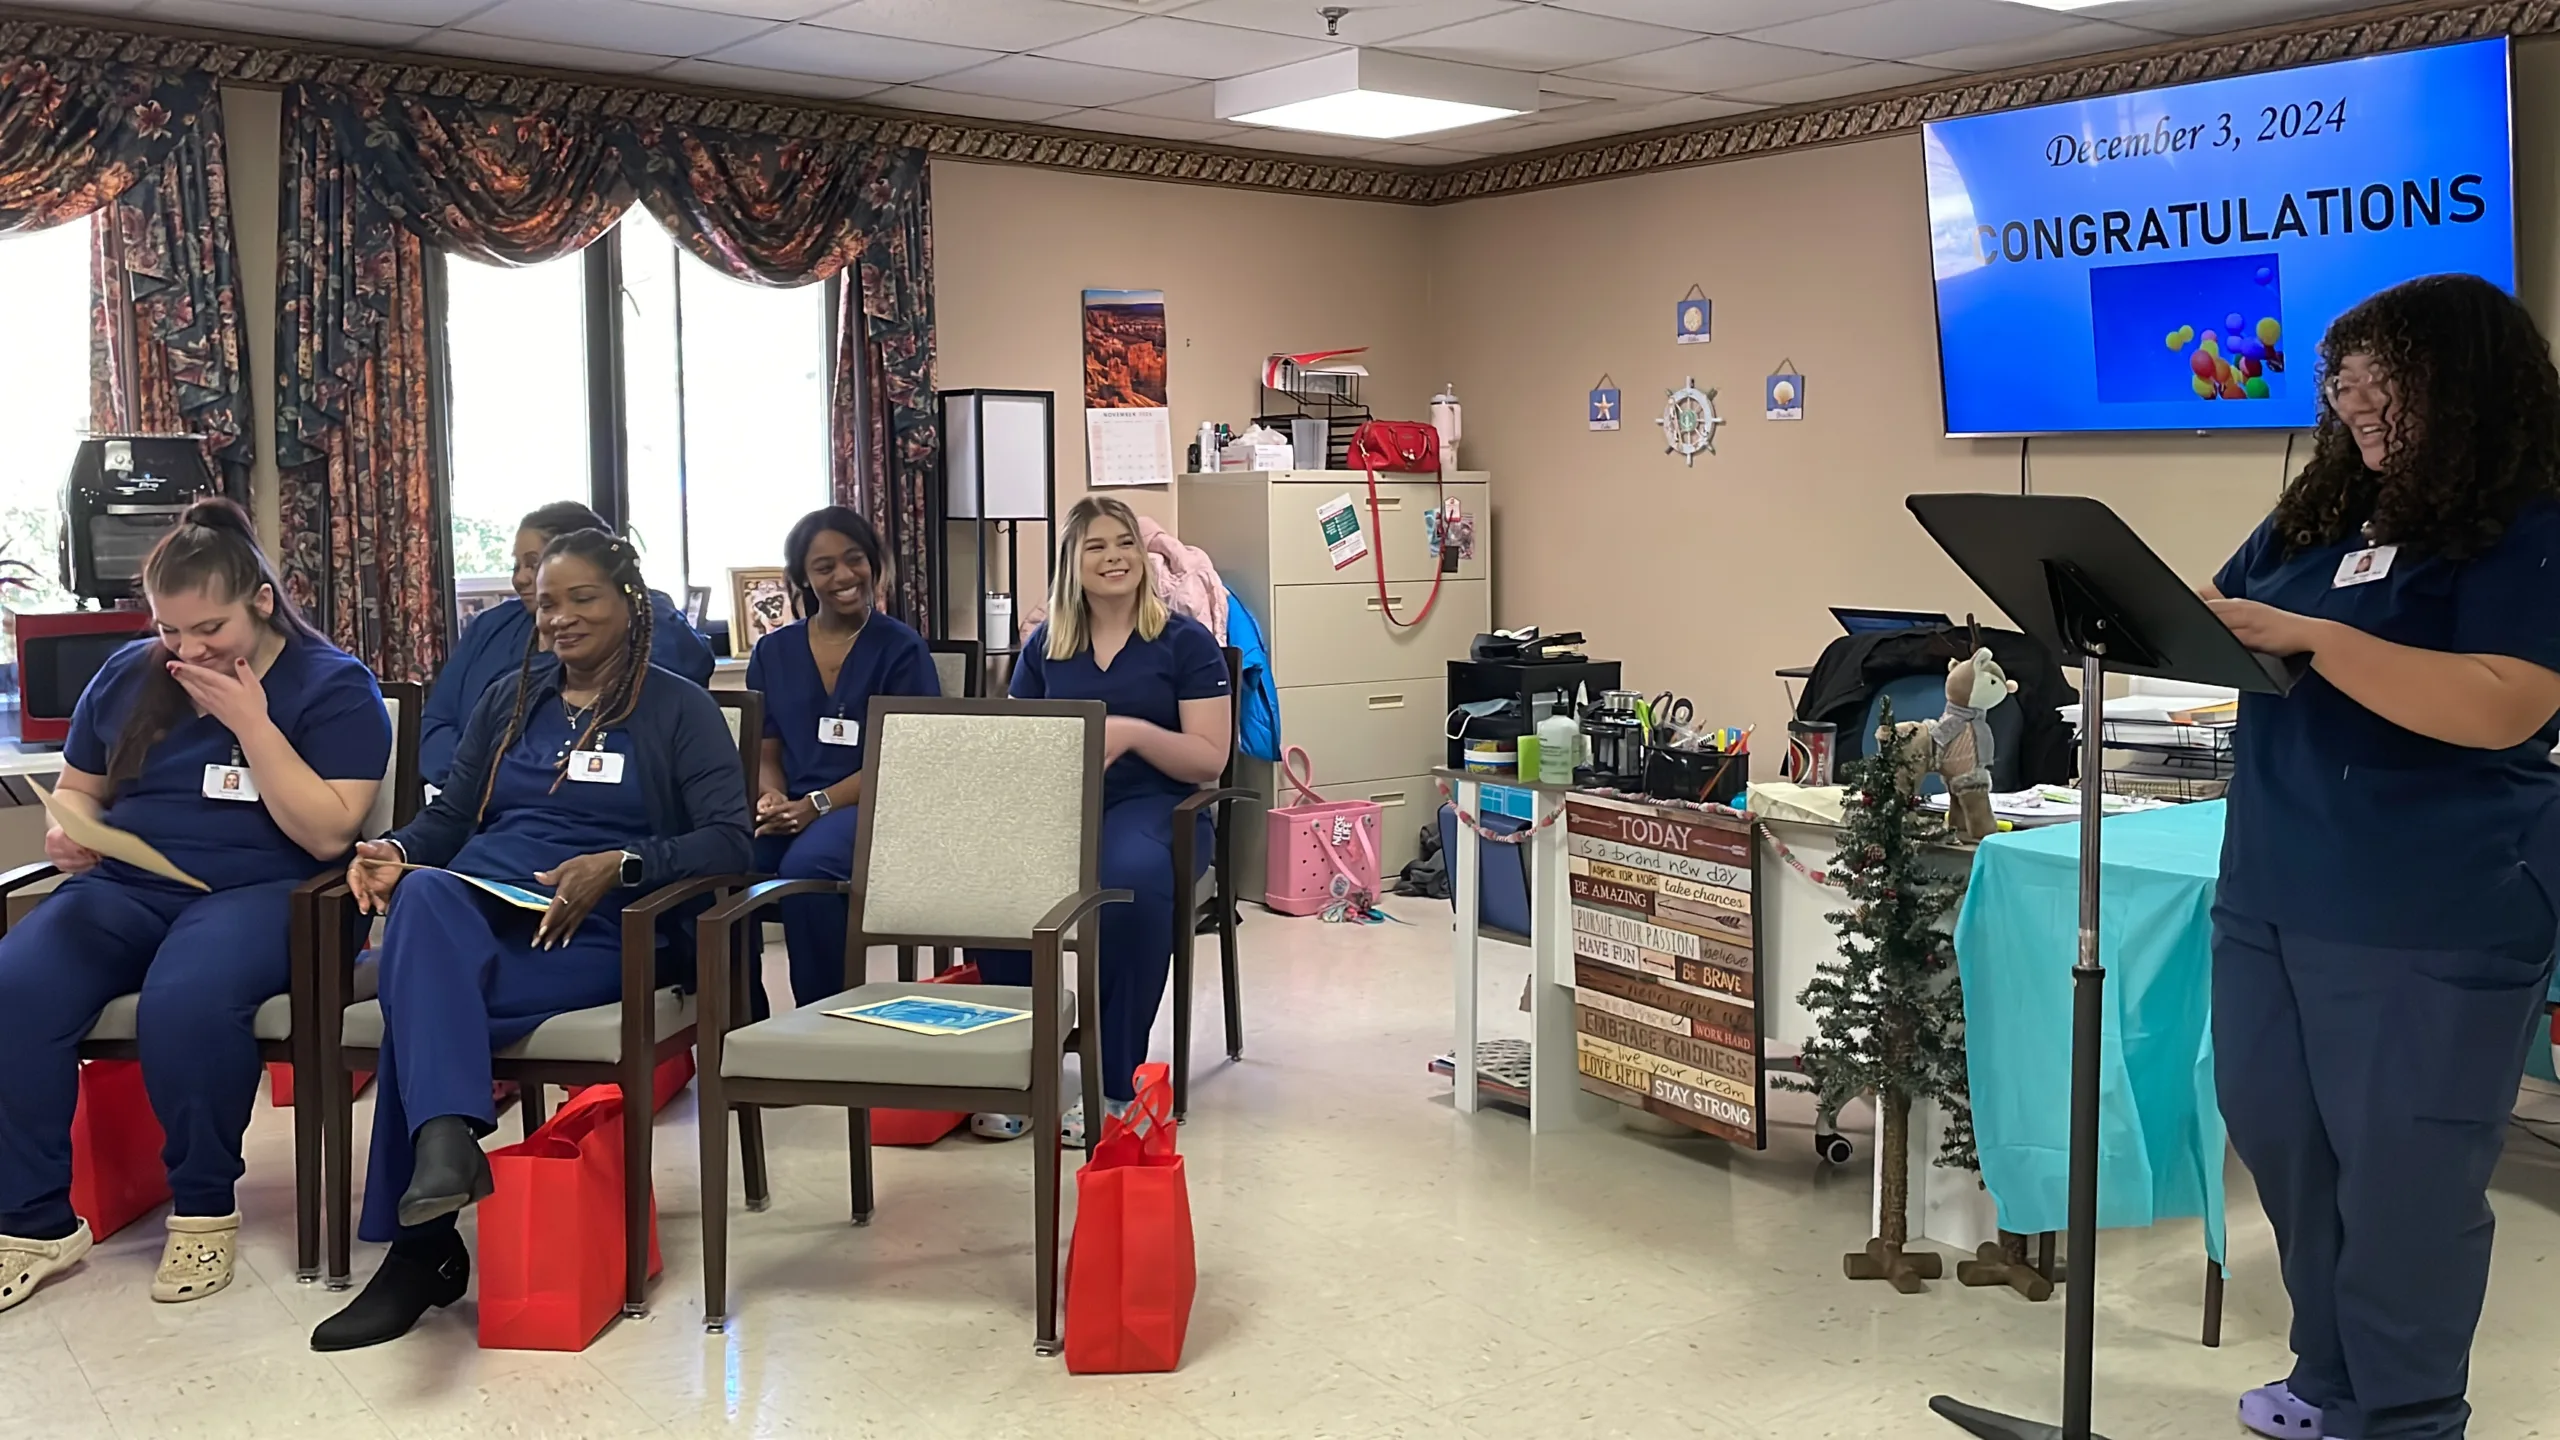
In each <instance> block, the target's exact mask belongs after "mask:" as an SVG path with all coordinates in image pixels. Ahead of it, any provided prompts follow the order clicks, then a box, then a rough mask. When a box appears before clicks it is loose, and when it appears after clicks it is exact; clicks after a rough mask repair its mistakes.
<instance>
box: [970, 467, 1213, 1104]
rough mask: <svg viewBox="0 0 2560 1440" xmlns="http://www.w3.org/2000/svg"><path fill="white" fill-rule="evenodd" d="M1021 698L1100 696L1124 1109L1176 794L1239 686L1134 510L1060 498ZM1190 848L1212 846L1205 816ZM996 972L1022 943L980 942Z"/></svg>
mask: <svg viewBox="0 0 2560 1440" xmlns="http://www.w3.org/2000/svg"><path fill="white" fill-rule="evenodd" d="M1013 696H1014V698H1015V699H1017V700H1100V701H1102V702H1103V703H1104V704H1105V705H1106V706H1108V707H1109V709H1110V712H1111V714H1110V718H1109V719H1107V720H1105V721H1104V722H1103V727H1104V728H1103V742H1102V745H1103V751H1102V753H1103V761H1104V764H1105V765H1106V766H1108V767H1109V768H1107V769H1106V770H1104V772H1103V777H1102V785H1103V795H1102V803H1103V812H1102V856H1101V881H1100V883H1101V884H1102V886H1103V888H1105V889H1111V890H1128V891H1131V892H1133V893H1134V894H1135V896H1136V899H1135V900H1134V901H1132V902H1131V903H1129V904H1126V905H1107V906H1104V907H1103V910H1102V937H1101V946H1100V959H1101V969H1102V996H1101V1010H1102V1036H1101V1041H1102V1046H1101V1048H1102V1093H1103V1095H1104V1097H1105V1098H1106V1099H1107V1100H1108V1101H1109V1102H1110V1108H1111V1112H1112V1113H1113V1114H1115V1115H1116V1114H1118V1113H1120V1111H1121V1109H1122V1108H1123V1107H1125V1106H1126V1105H1127V1104H1128V1103H1129V1101H1130V1099H1131V1098H1132V1097H1133V1096H1134V1094H1135V1093H1136V1092H1135V1089H1134V1086H1133V1083H1132V1081H1133V1076H1134V1074H1135V1072H1136V1070H1137V1068H1138V1065H1139V1062H1141V1061H1143V1060H1145V1059H1146V1058H1147V1038H1148V1036H1149V1035H1150V1034H1151V1033H1152V1032H1153V1031H1154V1029H1155V1024H1156V1011H1157V1010H1159V1009H1161V1008H1162V1007H1163V1005H1164V987H1165V980H1166V977H1167V975H1168V974H1169V973H1170V972H1171V970H1172V968H1173V927H1174V912H1175V909H1176V907H1177V905H1178V904H1179V901H1178V899H1177V897H1176V896H1175V894H1174V891H1173V807H1174V806H1176V805H1179V804H1181V803H1182V801H1183V799H1184V798H1185V797H1187V796H1189V795H1191V794H1192V793H1194V792H1195V791H1197V790H1198V789H1199V788H1200V787H1201V786H1202V785H1205V784H1208V783H1210V782H1212V781H1215V780H1216V779H1217V778H1218V776H1219V774H1220V773H1221V772H1223V771H1224V770H1225V769H1226V768H1227V752H1228V749H1229V747H1230V744H1231V740H1232V737H1233V735H1234V722H1233V719H1232V714H1233V707H1234V696H1233V695H1232V694H1230V693H1229V686H1228V683H1227V660H1226V656H1225V654H1224V653H1223V652H1221V651H1220V650H1219V648H1218V642H1217V639H1216V637H1214V636H1212V635H1211V634H1210V633H1209V630H1208V627H1206V626H1204V625H1202V624H1201V623H1200V622H1199V621H1197V620H1193V619H1189V618H1187V617H1185V616H1181V615H1175V614H1173V613H1171V612H1169V611H1167V610H1166V609H1165V606H1164V602H1163V601H1162V600H1161V599H1158V598H1157V596H1156V593H1155V589H1154V587H1153V586H1152V585H1151V584H1150V583H1149V581H1148V578H1147V556H1146V552H1145V551H1144V550H1142V549H1141V548H1139V545H1138V518H1137V516H1136V515H1134V514H1132V513H1130V510H1129V507H1128V506H1127V505H1124V504H1122V503H1121V502H1119V501H1117V500H1112V499H1107V498H1104V497H1102V496H1087V497H1086V498H1085V499H1082V500H1079V501H1077V502H1076V505H1075V508H1074V509H1072V510H1070V511H1068V512H1067V525H1066V533H1065V535H1064V537H1063V538H1062V539H1061V540H1060V542H1059V545H1058V562H1057V567H1056V573H1055V574H1053V575H1052V576H1051V577H1050V583H1049V619H1048V621H1047V623H1045V624H1043V625H1042V626H1041V627H1040V628H1039V629H1037V630H1034V631H1032V632H1031V638H1030V639H1029V640H1026V641H1024V642H1023V646H1022V657H1021V659H1020V661H1019V662H1018V663H1017V664H1016V665H1015V667H1014V672H1013ZM1199 825H1200V844H1199V848H1198V849H1197V850H1196V851H1195V852H1194V853H1196V854H1197V855H1198V856H1199V857H1200V864H1201V866H1202V868H1203V869H1205V868H1206V867H1207V865H1208V860H1209V817H1208V815H1207V813H1206V812H1203V813H1202V814H1201V816H1200V819H1199ZM973 958H975V959H976V960H977V961H978V969H979V974H980V975H981V976H983V977H984V978H985V980H986V982H987V983H988V984H990V985H1028V984H1030V983H1031V956H1030V952H1028V951H1020V950H1015V951H998V952H994V953H992V954H989V953H977V954H975V955H974V956H973ZM971 1125H972V1128H973V1129H975V1130H976V1131H977V1133H979V1134H981V1135H987V1136H990V1137H994V1138H1000V1139H1001V1138H1010V1137H1011V1136H1014V1135H1019V1134H1021V1133H1022V1130H1023V1121H1022V1119H1021V1117H1019V1116H998V1115H981V1116H977V1117H975V1119H973V1121H972V1122H971ZM1084 1126H1085V1115H1084V1107H1083V1106H1081V1105H1079V1106H1077V1107H1076V1108H1075V1109H1074V1110H1072V1111H1070V1112H1069V1113H1068V1115H1067V1116H1066V1118H1065V1122H1064V1128H1065V1131H1066V1134H1065V1136H1064V1139H1065V1140H1066V1142H1067V1143H1068V1144H1069V1145H1071V1146H1081V1145H1082V1144H1083V1143H1084Z"/></svg>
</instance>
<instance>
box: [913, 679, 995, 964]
mask: <svg viewBox="0 0 2560 1440" xmlns="http://www.w3.org/2000/svg"><path fill="white" fill-rule="evenodd" d="M924 643H925V648H926V649H928V650H931V651H932V652H933V673H934V678H935V679H937V680H939V681H941V682H942V693H943V695H944V697H945V698H952V697H957V698H961V699H967V700H975V699H977V698H979V697H980V696H982V695H984V694H986V693H987V665H986V651H985V649H984V647H982V646H981V645H979V643H978V642H977V641H975V640H927V641H926V642H924ZM958 963H960V957H959V955H958V954H957V952H955V951H953V950H952V949H951V948H950V947H949V946H940V947H937V948H936V949H935V950H934V952H933V973H934V974H936V975H939V974H941V973H942V972H943V971H945V970H948V969H950V968H951V967H952V966H954V965H956V964H958ZM898 978H899V979H901V980H913V979H914V978H916V969H915V951H914V950H913V949H911V948H902V949H900V950H899V951H898Z"/></svg>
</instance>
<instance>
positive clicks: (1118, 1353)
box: [1067, 1064, 1200, 1375]
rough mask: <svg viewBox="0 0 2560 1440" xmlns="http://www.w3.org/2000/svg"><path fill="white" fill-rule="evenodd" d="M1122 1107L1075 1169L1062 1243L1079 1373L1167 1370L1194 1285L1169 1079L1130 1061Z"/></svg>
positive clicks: (1070, 1354)
mask: <svg viewBox="0 0 2560 1440" xmlns="http://www.w3.org/2000/svg"><path fill="white" fill-rule="evenodd" d="M1137 1080H1138V1095H1137V1098H1136V1099H1135V1100H1133V1101H1132V1102H1130V1105H1129V1113H1128V1114H1127V1115H1126V1116H1125V1117H1121V1116H1115V1117H1109V1118H1106V1119H1104V1120H1103V1122H1102V1138H1101V1139H1099V1140H1097V1141H1096V1142H1094V1147H1093V1154H1092V1156H1091V1157H1090V1158H1089V1159H1087V1160H1086V1161H1085V1163H1084V1168H1083V1169H1081V1170H1078V1171H1077V1172H1076V1231H1075V1239H1074V1240H1073V1242H1072V1243H1070V1244H1069V1246H1068V1248H1067V1369H1068V1370H1069V1371H1070V1372H1072V1373H1074V1374H1077V1375H1118V1374H1127V1373H1130V1372H1134V1371H1142V1370H1171V1369H1173V1368H1174V1367H1176V1366H1178V1365H1180V1364H1181V1363H1182V1336H1183V1332H1184V1331H1185V1330H1187V1329H1189V1328H1190V1325H1191V1298H1192V1296H1193V1294H1194V1293H1195V1292H1196V1291H1197V1290H1198V1289H1199V1286H1200V1275H1199V1269H1198V1263H1197V1258H1196V1257H1195V1256H1194V1255H1193V1253H1192V1248H1191V1190H1190V1186H1189V1184H1188V1182H1186V1181H1185V1180H1184V1178H1183V1174H1182V1157H1181V1156H1179V1155H1177V1154H1175V1153H1174V1150H1173V1082H1172V1079H1171V1075H1170V1072H1169V1071H1168V1069H1167V1068H1166V1067H1165V1066H1163V1065H1161V1064H1150V1065H1141V1066H1139V1067H1138V1075H1137Z"/></svg>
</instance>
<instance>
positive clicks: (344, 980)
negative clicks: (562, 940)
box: [315, 690, 764, 1316]
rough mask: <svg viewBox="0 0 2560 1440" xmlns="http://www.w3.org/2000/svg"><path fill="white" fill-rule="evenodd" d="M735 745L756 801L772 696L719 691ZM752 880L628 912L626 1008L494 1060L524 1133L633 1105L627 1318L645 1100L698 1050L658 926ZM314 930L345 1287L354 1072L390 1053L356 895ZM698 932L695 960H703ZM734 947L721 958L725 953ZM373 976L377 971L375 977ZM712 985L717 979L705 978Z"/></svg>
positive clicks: (643, 1224)
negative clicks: (371, 986)
mask: <svg viewBox="0 0 2560 1440" xmlns="http://www.w3.org/2000/svg"><path fill="white" fill-rule="evenodd" d="M711 698H712V699H714V700H716V701H718V702H719V703H720V707H721V709H722V710H723V711H724V712H726V713H725V716H724V718H725V719H727V720H728V722H729V733H730V735H731V736H732V738H734V739H736V740H737V742H738V761H739V779H740V783H741V784H742V785H745V786H746V787H747V793H748V794H750V795H752V794H754V793H755V790H754V784H755V775H756V760H757V756H758V752H759V750H760V748H761V744H762V737H763V734H764V696H763V695H762V694H760V693H758V692H756V691H753V690H714V691H712V692H711ZM752 879H753V877H752V876H746V875H714V876H706V877H702V878H698V879H693V880H683V881H678V882H677V883H675V884H673V885H668V886H665V887H664V888H662V889H659V890H656V891H653V892H652V893H650V894H649V895H647V896H645V897H643V898H642V899H640V900H638V901H635V902H634V903H632V904H630V905H627V906H625V907H623V911H622V998H621V999H620V1000H619V1001H617V1002H615V1003H614V1004H611V1005H598V1006H595V1007H593V1008H591V1009H586V1010H574V1011H571V1012H570V1013H568V1014H566V1015H561V1016H556V1017H554V1018H553V1019H551V1020H549V1021H546V1022H545V1023H544V1024H543V1025H542V1026H541V1028H539V1029H537V1030H535V1031H534V1032H533V1033H532V1034H530V1035H527V1036H526V1037H524V1038H523V1039H522V1040H519V1041H517V1042H516V1043H515V1044H513V1045H510V1046H508V1047H506V1048H505V1049H503V1050H501V1051H499V1052H498V1053H497V1055H496V1056H494V1057H493V1059H494V1064H493V1065H492V1067H491V1069H492V1071H493V1073H494V1074H495V1076H496V1078H498V1079H500V1080H512V1081H514V1082H516V1083H517V1084H518V1085H519V1086H521V1087H523V1092H524V1095H523V1100H522V1102H521V1103H522V1105H523V1107H524V1119H523V1123H524V1130H525V1133H526V1134H528V1135H530V1134H532V1133H533V1131H534V1130H535V1129H537V1128H539V1127H540V1126H541V1124H542V1120H543V1116H544V1113H545V1108H546V1107H545V1104H544V1101H543V1089H542V1087H543V1086H545V1085H619V1086H621V1087H622V1093H623V1094H624V1095H625V1096H627V1097H633V1098H632V1100H631V1103H628V1104H625V1105H624V1106H623V1110H622V1115H623V1156H624V1170H623V1173H624V1182H625V1183H624V1186H623V1202H624V1211H623V1214H624V1231H625V1236H626V1240H627V1244H626V1247H625V1251H624V1262H625V1271H624V1291H623V1306H622V1313H623V1314H625V1315H632V1316H637V1315H640V1314H643V1313H645V1312H646V1309H647V1304H648V1284H649V1197H650V1127H651V1122H652V1121H653V1120H654V1119H655V1115H654V1112H653V1110H652V1107H651V1105H650V1101H649V1097H650V1092H651V1085H652V1080H653V1077H654V1076H655V1074H656V1071H657V1068H658V1065H659V1064H660V1062H662V1061H665V1060H668V1059H670V1058H672V1057H674V1056H676V1055H680V1054H682V1053H683V1052H684V1051H686V1050H687V1049H690V1048H691V1047H692V1045H693V1039H694V1014H695V1000H694V997H693V996H691V995H688V994H686V993H684V991H683V989H682V988H681V987H679V986H672V985H670V986H662V985H660V984H659V976H658V925H659V922H660V920H662V919H664V918H665V917H666V916H667V915H669V914H670V913H672V912H674V911H676V910H678V909H679V908H680V907H682V906H685V905H687V904H688V903H691V902H693V901H697V900H700V899H702V898H703V897H705V896H710V897H713V898H714V899H715V900H717V899H725V898H727V897H728V896H729V895H730V894H731V893H733V892H735V891H737V890H739V889H742V888H744V887H745V886H746V885H747V884H748V883H749V882H750V881H751V880H752ZM318 907H319V914H318V917H317V923H316V925H315V929H316V930H317V931H318V933H319V935H320V936H321V938H322V940H323V942H324V943H325V944H326V945H327V946H328V953H326V954H324V955H323V956H322V957H321V963H320V966H319V976H318V986H317V990H318V1010H317V1013H319V1014H322V1015H331V1014H337V1015H342V1016H343V1017H344V1018H343V1021H342V1023H341V1024H340V1025H338V1026H327V1025H323V1026H321V1027H319V1028H320V1030H321V1036H320V1048H321V1050H322V1052H323V1053H322V1054H321V1056H320V1057H319V1066H318V1068H319V1071H320V1077H321V1083H322V1084H323V1085H325V1086H327V1087H328V1088H329V1092H330V1095H329V1116H330V1119H331V1122H332V1123H331V1126H330V1132H329V1145H328V1149H329V1166H328V1177H329V1197H328V1198H329V1219H330V1229H329V1288H330V1289H333V1290H342V1289H345V1288H346V1287H347V1284H348V1272H349V1270H350V1268H351V1266H350V1255H349V1251H350V1247H351V1245H352V1242H353V1240H354V1238H355V1227H354V1224H353V1220H352V1211H353V1208H354V1205H353V1200H354V1197H353V1189H354V1173H353V1171H354V1133H355V1114H354V1090H353V1085H352V1083H351V1082H352V1079H353V1076H354V1074H355V1072H358V1071H366V1070H373V1069H377V1068H379V1065H380V1062H381V1047H382V1028H383V1027H382V1003H381V1002H380V1001H379V1000H374V999H360V998H358V997H359V996H361V995H363V994H364V993H365V992H364V990H363V989H360V988H359V982H360V979H361V978H362V977H360V976H359V975H358V974H357V971H356V965H355V957H356V948H355V943H354V942H355V939H356V937H357V931H356V930H355V929H354V928H352V927H354V926H355V924H356V922H357V920H358V919H359V918H360V917H358V916H357V914H356V910H355V899H354V896H353V894H352V893H351V892H350V891H349V890H348V889H347V887H346V886H345V885H343V884H340V885H336V886H333V887H331V888H330V889H328V890H326V891H323V892H322V893H321V895H320V896H319V899H318ZM702 939H703V936H702V935H701V926H700V922H697V923H696V935H695V942H696V949H697V957H699V956H701V955H703V954H706V953H707V951H705V950H704V949H703V948H702V943H701V942H702ZM730 948H733V947H723V953H724V954H725V953H728V950H729V949H730ZM367 968H368V969H369V968H370V966H368V967H367ZM703 973H705V974H708V973H710V972H708V971H705V972H703Z"/></svg>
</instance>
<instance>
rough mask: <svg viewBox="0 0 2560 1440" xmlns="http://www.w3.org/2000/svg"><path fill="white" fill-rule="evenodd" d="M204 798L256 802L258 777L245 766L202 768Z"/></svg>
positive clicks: (210, 766) (208, 766) (211, 766)
mask: <svg viewBox="0 0 2560 1440" xmlns="http://www.w3.org/2000/svg"><path fill="white" fill-rule="evenodd" d="M204 798H206V799H207V800H245V801H247V802H249V803H250V804H252V805H254V804H256V803H257V801H258V777H257V776H255V775H252V774H250V773H249V767H248V766H246V765H207V766H206V767H204Z"/></svg>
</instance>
